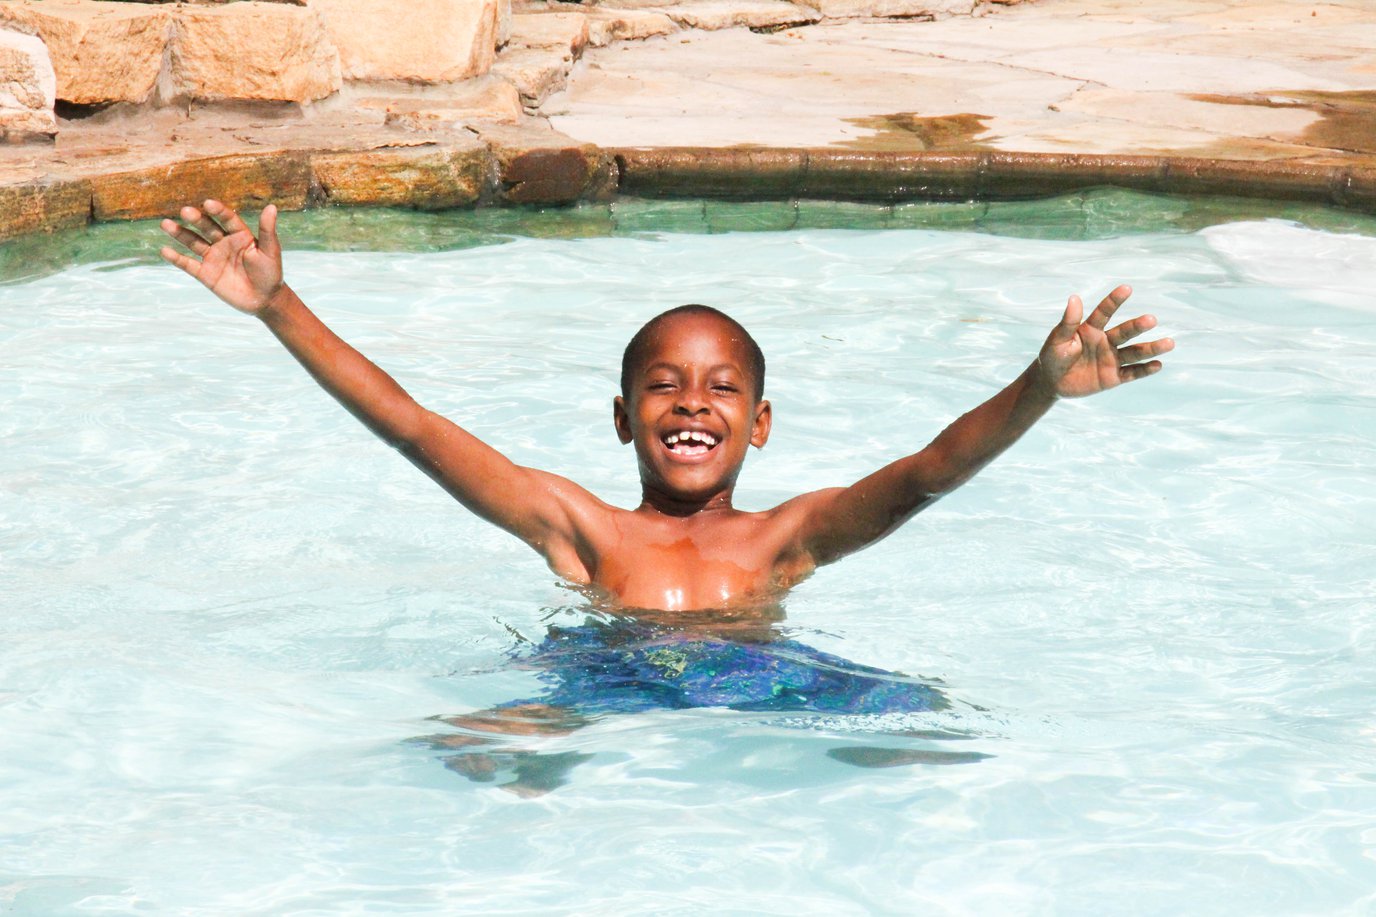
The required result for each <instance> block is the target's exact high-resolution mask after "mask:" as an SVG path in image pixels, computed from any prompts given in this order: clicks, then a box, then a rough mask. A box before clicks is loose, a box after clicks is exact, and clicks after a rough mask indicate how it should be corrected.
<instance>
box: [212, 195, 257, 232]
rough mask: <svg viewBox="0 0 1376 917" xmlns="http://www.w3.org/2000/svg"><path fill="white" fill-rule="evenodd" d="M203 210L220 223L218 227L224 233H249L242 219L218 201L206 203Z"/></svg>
mask: <svg viewBox="0 0 1376 917" xmlns="http://www.w3.org/2000/svg"><path fill="white" fill-rule="evenodd" d="M205 210H206V213H209V214H210V215H211V216H213V217H214V218H215V219H217V220H219V221H220V225H221V226H223V227H224V228H225V232H228V233H236V232H248V231H249V228H248V224H247V223H245V222H244V221H243V218H241V217H240V216H239V214H238V213H236V212H235V211H233V210H231V209H230V208H228V207H226V206H225V205H224V204H222V203H220V202H219V201H216V200H209V201H206V202H205Z"/></svg>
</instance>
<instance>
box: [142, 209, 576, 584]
mask: <svg viewBox="0 0 1376 917" xmlns="http://www.w3.org/2000/svg"><path fill="white" fill-rule="evenodd" d="M181 217H182V220H183V221H184V222H185V224H186V225H182V224H179V223H177V222H175V221H173V220H164V221H163V222H162V229H163V231H164V232H166V233H167V234H168V235H169V236H171V237H172V238H173V239H175V240H176V241H177V242H178V243H180V244H181V245H182V246H184V247H185V248H186V249H187V250H188V251H190V252H191V255H190V256H188V255H186V254H182V253H181V252H178V251H177V250H175V249H173V248H170V247H165V248H163V249H162V256H163V258H165V259H166V260H167V261H169V262H171V263H172V264H174V265H176V266H177V267H179V268H181V269H182V270H183V271H185V272H186V273H187V274H189V275H191V276H192V277H194V278H195V279H196V280H198V281H200V282H201V283H202V284H204V285H205V287H206V288H207V289H209V290H210V291H211V292H212V293H214V294H215V295H216V296H218V297H219V298H220V299H222V300H224V301H225V302H227V303H228V304H229V305H231V306H233V307H234V308H236V309H238V310H239V311H241V312H244V313H247V314H249V315H253V316H256V317H257V318H258V319H260V320H261V321H262V322H263V324H265V325H267V327H268V328H269V329H270V330H271V331H272V333H273V334H274V335H276V336H277V338H278V340H280V341H281V342H282V344H283V345H284V346H285V347H286V348H287V350H288V351H289V352H290V353H291V354H292V356H294V357H295V358H296V359H297V361H299V362H300V363H301V365H302V366H303V367H305V369H306V371H307V372H309V373H310V374H311V376H313V377H314V378H315V380H316V381H317V382H319V383H320V385H321V387H322V388H324V389H325V391H327V392H329V393H330V394H331V395H332V396H334V398H335V399H336V400H337V401H339V403H340V404H342V405H343V406H344V407H345V408H346V409H347V410H348V411H349V413H351V414H353V415H354V416H355V417H357V418H358V419H359V420H360V421H362V422H363V424H364V425H365V426H366V427H367V428H368V429H369V430H371V431H372V432H373V433H375V434H377V435H378V436H379V437H381V438H382V439H383V440H384V441H386V442H387V443H388V444H389V445H391V446H393V447H395V448H397V449H398V450H399V451H401V452H402V454H404V455H405V456H406V457H407V458H408V459H409V460H410V461H411V462H412V463H414V464H415V465H416V466H417V467H419V468H420V469H421V470H422V471H424V472H425V473H426V474H428V475H430V477H432V478H434V480H435V481H436V482H437V483H439V484H440V486H442V487H443V488H444V489H445V490H447V491H448V492H449V493H450V494H452V495H453V496H454V497H455V498H456V499H457V500H458V501H459V502H460V503H462V504H463V505H464V506H466V507H468V508H469V509H470V510H472V511H473V512H475V513H477V514H478V515H479V516H481V517H483V518H484V519H486V520H488V521H489V522H492V523H494V524H496V525H499V526H501V527H502V528H505V529H506V530H508V531H510V532H512V533H513V534H515V535H516V536H518V537H520V538H522V539H523V540H525V541H526V542H527V543H529V544H531V545H532V546H533V547H535V548H536V550H538V551H540V552H541V553H543V554H544V555H545V556H546V558H547V559H548V560H549V561H550V563H551V565H552V566H556V567H558V568H560V569H559V572H560V573H562V574H563V575H565V576H567V577H569V578H570V579H573V580H574V581H578V580H579V579H580V578H581V576H580V574H581V571H579V570H578V569H576V567H577V561H576V552H574V551H573V550H572V547H571V545H570V544H569V542H570V540H571V538H572V537H573V533H572V529H571V524H570V522H569V517H568V512H567V510H568V508H569V503H568V501H570V500H579V499H591V496H590V495H588V494H587V492H586V491H583V490H582V489H581V488H579V487H577V485H575V484H573V483H572V482H569V481H567V480H565V479H563V478H560V477H558V476H556V475H552V474H546V473H544V472H540V471H535V470H534V469H530V468H523V467H521V466H519V465H516V464H515V463H513V462H512V461H511V460H510V459H508V458H506V457H505V456H504V455H502V454H501V453H499V452H497V451H496V450H495V449H493V448H491V447H490V446H488V445H487V444H485V443H483V442H482V441H481V440H479V439H478V438H477V437H475V436H473V435H472V434H470V433H468V432H467V431H465V430H463V429H462V428H461V427H459V426H457V425H455V424H453V423H451V422H450V421H448V420H446V419H444V418H443V417H441V416H440V415H438V414H435V413H434V412H432V411H429V410H427V409H425V408H424V407H422V406H421V405H420V404H418V403H417V402H416V401H415V399H413V398H412V397H411V396H410V395H409V394H408V393H407V392H406V391H405V390H404V389H403V388H402V387H401V386H400V385H398V384H397V382H396V381H395V380H394V379H393V378H392V377H391V376H389V375H388V374H387V373H386V372H384V371H383V370H382V369H380V368H379V367H377V366H376V365H374V364H373V363H372V362H371V361H370V360H368V359H367V358H366V357H364V356H363V355H362V354H361V353H359V352H358V351H357V350H355V349H354V348H353V347H351V346H350V345H349V344H347V343H346V342H345V341H343V340H342V339H341V338H340V337H339V336H338V335H336V334H335V333H334V332H333V331H331V330H330V329H329V328H328V327H326V326H325V324H324V323H323V322H322V321H320V319H319V318H317V317H316V316H315V315H314V313H312V312H311V311H310V309H308V308H307V307H306V305H305V304H304V303H303V302H302V301H301V299H300V298H299V297H298V296H297V295H296V294H295V293H294V292H293V291H292V289H291V288H290V287H288V286H287V285H286V284H284V283H283V282H282V252H281V246H280V243H279V241H278V238H277V209H276V208H275V207H273V206H272V205H269V206H268V207H266V208H264V210H263V213H262V216H261V218H260V220H259V234H258V236H257V237H256V238H255V237H254V235H253V232H252V230H250V229H249V227H248V226H247V225H246V224H245V223H244V221H243V220H242V219H241V218H240V217H239V215H238V214H237V213H235V212H234V211H233V210H231V209H230V208H229V207H226V206H225V205H224V204H222V203H220V202H219V201H206V202H205V206H204V208H202V209H198V208H195V207H184V208H182V211H181ZM564 568H568V569H564Z"/></svg>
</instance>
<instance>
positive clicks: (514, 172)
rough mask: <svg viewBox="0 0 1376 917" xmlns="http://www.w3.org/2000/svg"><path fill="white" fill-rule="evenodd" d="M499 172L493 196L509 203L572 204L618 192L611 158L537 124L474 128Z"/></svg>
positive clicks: (589, 145) (595, 148) (605, 153)
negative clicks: (488, 149) (489, 152)
mask: <svg viewBox="0 0 1376 917" xmlns="http://www.w3.org/2000/svg"><path fill="white" fill-rule="evenodd" d="M475 128H476V130H477V131H478V136H479V138H480V139H481V140H482V141H483V142H484V143H487V144H488V145H489V146H490V147H491V150H492V155H493V158H494V160H495V162H496V167H497V179H498V185H497V197H498V199H499V200H501V201H502V202H503V203H507V204H533V205H541V204H572V203H574V202H576V201H582V200H605V199H607V198H609V197H610V196H611V195H613V194H615V193H616V189H617V168H616V162H615V161H614V159H613V158H612V156H611V154H610V153H608V152H606V151H604V150H601V149H598V148H597V147H595V146H593V145H592V144H590V143H579V142H578V141H576V140H573V139H571V138H569V137H566V136H564V135H563V134H560V133H558V132H556V131H553V130H550V129H549V128H548V127H546V126H543V125H540V124H539V123H538V122H534V123H532V122H526V124H525V125H522V126H509V125H476V126H475Z"/></svg>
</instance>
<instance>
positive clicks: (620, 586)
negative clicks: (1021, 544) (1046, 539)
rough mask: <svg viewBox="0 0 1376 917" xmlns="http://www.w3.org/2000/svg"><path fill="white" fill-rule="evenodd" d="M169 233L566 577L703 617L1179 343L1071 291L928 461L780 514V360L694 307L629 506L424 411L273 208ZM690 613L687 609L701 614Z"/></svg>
mask: <svg viewBox="0 0 1376 917" xmlns="http://www.w3.org/2000/svg"><path fill="white" fill-rule="evenodd" d="M181 216H182V219H183V222H184V224H185V225H183V224H179V223H176V222H174V221H172V220H164V221H163V224H162V228H163V230H164V231H165V232H166V233H167V234H168V235H169V236H171V237H172V238H173V239H174V240H176V241H177V242H178V243H180V244H181V245H182V246H184V247H185V248H186V249H187V250H188V251H189V252H190V253H191V254H190V255H189V256H188V255H186V254H182V253H180V252H178V251H176V250H174V249H172V248H170V247H168V248H164V249H163V250H162V255H163V257H164V258H165V259H167V260H168V261H169V262H171V263H172V264H174V265H176V266H177V267H179V268H181V269H182V270H183V271H185V272H186V273H187V274H189V275H190V276H192V277H194V278H195V279H197V280H198V281H200V282H201V283H202V284H204V285H205V286H206V287H207V288H208V289H209V290H210V291H211V292H212V293H214V294H215V295H216V296H218V297H219V298H220V299H222V300H224V301H225V302H226V303H228V304H229V305H231V306H233V307H234V308H236V309H238V310H240V311H242V312H245V313H248V314H250V315H254V316H256V317H257V318H259V319H260V320H261V321H262V322H263V323H264V324H265V325H267V327H268V328H269V329H270V330H271V331H272V332H273V334H275V335H276V336H277V338H278V339H279V340H280V341H281V342H282V343H283V345H285V346H286V348H287V350H288V351H290V352H291V354H292V355H293V356H294V357H295V358H296V359H297V360H298V361H299V362H300V363H301V364H302V366H304V367H305V368H306V370H307V371H308V372H309V373H310V374H311V375H312V376H313V377H314V378H315V379H316V381H317V382H319V383H320V385H321V386H322V387H323V388H324V389H325V390H326V391H327V392H329V393H330V394H331V395H332V396H334V398H335V399H337V400H338V401H339V402H340V403H341V404H342V405H343V406H344V407H345V408H346V409H347V410H348V411H349V412H350V413H352V414H353V415H354V416H355V417H357V418H358V419H359V420H360V421H362V422H363V424H364V425H365V426H367V427H368V429H370V430H372V432H373V433H375V434H376V435H378V436H379V437H381V438H382V439H383V440H384V441H386V442H387V443H389V444H390V445H392V446H393V447H394V448H396V449H397V450H398V451H400V452H401V453H402V454H403V455H405V456H406V458H407V459H409V460H410V461H411V462H412V463H413V464H415V465H416V466H417V467H419V468H420V469H421V470H422V471H424V472H425V473H426V474H428V475H429V476H430V477H431V478H433V479H434V480H435V481H436V482H437V483H438V484H439V485H440V486H441V487H443V488H444V489H445V490H446V491H448V492H449V493H450V494H451V495H452V496H453V497H454V498H455V499H457V500H458V501H459V502H460V503H462V504H463V505H464V506H466V507H467V508H468V509H470V510H472V511H473V512H474V513H476V514H477V515H479V516H480V517H482V518H483V519H486V520H487V521H488V522H491V523H493V524H495V525H497V526H500V527H501V528H503V529H505V530H507V531H508V532H511V533H512V534H514V535H516V536H517V537H518V538H520V539H521V540H523V541H525V542H526V543H527V544H529V545H530V546H531V547H532V548H534V549H535V550H536V551H537V552H539V553H540V554H541V555H542V556H543V557H544V558H545V560H546V562H547V563H548V564H549V566H550V568H551V569H552V570H553V571H554V572H555V573H557V574H558V575H559V576H560V577H562V578H563V579H564V580H566V581H568V582H569V583H571V584H573V585H576V586H579V587H582V588H586V589H589V590H591V591H592V592H593V593H594V594H595V595H598V596H600V597H602V598H604V599H607V600H610V602H611V603H612V604H613V605H614V606H619V607H621V608H626V609H646V610H659V611H664V612H684V613H687V612H705V611H707V610H711V609H723V608H737V607H743V606H758V605H762V604H769V603H772V602H775V601H777V599H778V598H779V597H780V596H781V595H782V594H783V593H784V592H786V591H787V590H788V589H789V588H790V587H792V586H793V585H795V584H796V583H798V582H799V581H801V580H803V579H804V578H806V577H807V576H808V575H809V574H810V573H811V572H812V571H813V570H814V569H816V568H817V567H818V566H821V565H823V564H828V563H831V562H833V561H836V560H839V559H840V558H842V557H844V556H845V555H847V554H850V553H852V552H854V551H857V550H860V549H861V548H864V547H867V546H869V545H871V544H873V543H875V542H876V541H879V540H880V539H881V538H883V537H884V536H886V535H888V534H889V533H890V532H892V531H894V529H896V528H898V527H899V526H900V525H902V524H903V523H904V522H906V521H907V520H908V519H910V518H911V517H912V516H913V515H914V514H915V513H917V512H919V511H920V510H922V509H924V508H925V507H927V506H929V505H931V503H932V502H933V501H935V500H936V499H938V498H939V497H941V496H942V495H944V494H946V493H949V492H950V491H952V490H954V489H955V488H956V487H958V486H959V485H960V484H962V483H964V482H965V481H966V480H968V479H969V478H970V477H971V476H973V475H974V474H975V473H976V472H977V471H979V469H981V468H982V467H984V465H986V464H988V462H990V461H991V460H992V459H994V458H995V457H996V456H998V455H999V454H1000V453H1002V452H1003V451H1004V450H1005V449H1007V448H1008V447H1009V446H1010V445H1012V444H1013V443H1014V442H1015V441H1016V440H1017V439H1018V438H1019V437H1020V436H1021V435H1022V434H1023V433H1024V432H1026V431H1027V430H1028V429H1029V428H1030V427H1031V426H1032V425H1033V424H1034V423H1035V422H1036V421H1037V420H1038V419H1039V418H1041V417H1042V415H1044V414H1045V413H1046V412H1047V410H1049V409H1050V408H1051V406H1052V405H1053V404H1054V403H1055V402H1056V401H1057V400H1058V399H1060V398H1073V397H1080V396H1084V395H1090V394H1094V393H1096V392H1100V391H1104V390H1107V389H1110V388H1114V387H1116V386H1117V385H1119V384H1121V383H1124V382H1129V381H1132V380H1135V379H1140V378H1143V377H1145V376H1148V375H1151V374H1152V373H1155V372H1157V371H1158V370H1159V369H1160V368H1161V363H1160V361H1159V360H1155V359H1151V358H1153V357H1157V356H1159V355H1161V354H1164V353H1166V352H1168V351H1169V350H1171V348H1172V347H1173V346H1174V344H1173V342H1172V341H1171V340H1170V339H1169V338H1163V339H1161V340H1158V341H1153V342H1149V343H1141V344H1128V342H1129V341H1131V340H1132V339H1133V338H1135V337H1137V336H1138V335H1140V334H1142V333H1143V332H1145V331H1147V330H1149V329H1150V328H1152V327H1154V326H1155V324H1156V320H1155V318H1153V317H1152V316H1150V315H1143V316H1141V317H1139V318H1136V319H1132V320H1129V321H1126V322H1123V323H1122V324H1120V325H1117V326H1116V327H1114V328H1108V327H1107V325H1108V322H1109V319H1110V318H1111V317H1112V316H1113V314H1114V312H1115V311H1116V310H1117V309H1118V307H1119V306H1120V305H1122V303H1123V302H1124V301H1125V300H1126V299H1127V298H1128V296H1129V294H1130V292H1131V291H1130V290H1129V289H1128V288H1127V287H1125V286H1120V287H1118V288H1117V289H1115V290H1113V291H1112V292H1111V293H1109V294H1108V296H1106V297H1105V298H1104V300H1103V301H1102V302H1100V303H1099V305H1098V307H1097V308H1096V309H1095V310H1094V311H1093V312H1092V313H1090V315H1089V317H1088V318H1087V319H1084V320H1082V306H1081V303H1080V300H1079V298H1078V297H1076V296H1072V297H1070V300H1069V302H1068V303H1067V305H1066V309H1065V312H1064V314H1063V315H1062V318H1061V321H1060V323H1059V324H1057V326H1056V327H1055V328H1054V329H1052V331H1051V334H1050V336H1049V337H1048V338H1047V339H1046V343H1045V344H1044V345H1043V347H1042V348H1041V351H1040V353H1039V354H1038V355H1037V358H1036V359H1035V360H1034V361H1033V362H1032V363H1031V365H1029V366H1028V368H1027V369H1026V370H1024V371H1023V373H1022V374H1021V375H1019V376H1018V378H1017V379H1015V380H1014V381H1013V382H1012V383H1011V384H1009V385H1008V386H1007V387H1006V388H1004V389H1003V390H1002V391H1000V392H999V393H998V394H996V395H994V396H993V397H992V398H990V399H989V400H988V401H986V402H984V403H983V404H981V405H980V406H979V407H977V408H975V409H973V410H971V411H969V412H968V413H966V414H964V415H963V416H961V417H960V418H959V419H957V420H956V421H955V422H953V423H952V424H951V425H950V426H948V427H947V428H946V429H945V430H943V431H942V432H941V433H940V434H939V435H938V436H937V437H936V438H935V439H934V440H932V442H931V443H929V444H928V445H927V446H926V447H925V448H923V449H921V450H920V451H918V452H916V453H914V454H912V455H909V456H907V457H905V458H900V459H898V460H897V461H894V462H891V463H890V464H888V465H886V466H884V467H883V468H881V469H879V470H878V471H876V472H874V473H873V474H870V475H869V476H868V477H865V478H863V479H861V480H860V481H858V482H856V483H854V484H852V485H850V486H849V487H833V488H828V489H824V490H817V491H813V492H811V493H806V494H802V495H801V496H798V497H794V498H793V499H791V500H788V501H787V502H785V503H782V504H780V505H779V506H776V507H774V508H773V509H768V510H764V511H761V512H746V511H742V510H738V509H736V508H735V507H734V506H733V505H732V494H733V492H734V489H735V484H736V477H737V475H738V474H739V473H740V470H741V466H742V465H743V463H744V461H745V456H746V452H747V450H748V449H749V447H751V446H754V447H756V448H761V447H763V446H764V444H765V442H766V441H767V440H768V438H769V431H770V424H771V421H772V416H773V415H772V411H771V408H770V404H769V402H768V401H766V400H764V358H763V356H762V355H761V354H760V350H759V347H758V346H757V345H756V344H755V342H754V340H753V339H752V338H751V337H750V335H749V334H748V333H747V332H746V331H745V329H744V328H743V327H741V326H740V325H739V324H738V323H736V322H735V321H734V320H732V319H730V318H729V317H727V316H725V315H723V314H722V313H720V312H718V311H716V310H715V309H711V308H708V307H706V306H683V307H680V308H678V309H674V310H670V311H669V312H666V313H664V314H662V315H660V316H657V317H656V318H653V319H651V320H650V322H648V323H647V324H646V325H645V326H644V327H643V328H641V330H640V331H639V332H638V333H637V334H636V335H635V337H633V338H632V340H631V342H630V344H629V345H628V346H627V348H626V353H625V358H624V362H623V367H622V377H621V384H622V391H621V394H620V395H618V396H616V398H615V399H614V401H613V422H614V424H615V428H616V434H617V436H618V437H619V438H620V439H621V441H622V442H623V443H628V444H633V445H634V447H635V453H636V458H637V462H638V465H639V470H640V483H641V503H640V505H639V506H637V507H636V508H635V509H630V510H627V509H621V508H619V507H615V506H611V505H610V504H607V503H604V502H603V501H602V500H599V499H598V498H597V497H595V496H593V495H592V494H591V493H589V492H588V491H586V490H584V489H583V488H582V487H579V486H578V485H577V484H574V483H573V482H572V481H569V480H568V479H566V478H563V477H560V476H558V475H555V474H551V473H549V472H545V471H540V470H536V469H533V468H525V467H522V466H520V465H517V464H515V463H513V462H512V461H510V460H509V459H507V458H506V457H505V456H504V455H502V454H501V453H499V452H497V451H496V450H495V449H493V448H491V447H490V446H488V445H486V444H485V443H483V442H482V441H480V440H479V439H478V438H477V437H475V436H473V435H472V434H471V433H469V432H467V431H466V430H464V429H462V428H461V427H459V426H457V425H455V424H454V423H452V422H451V421H449V420H446V419H445V418H443V417H441V416H439V415H438V414H435V413H433V412H431V411H428V410H426V409H425V408H423V407H421V406H420V405H419V404H418V403H417V402H416V401H415V400H414V399H412V398H411V396H410V395H408V394H407V393H406V392H405V391H404V390H403V389H402V388H401V387H400V386H399V385H398V384H397V383H396V382H395V381H394V380H393V379H392V377H391V376H389V375H387V373H385V372H383V371H382V370H381V369H379V368H378V367H377V366H375V365H374V364H373V363H371V362H370V361H368V360H367V359H366V358H365V357H364V356H363V355H362V354H360V353H359V352H358V351H356V350H354V349H353V348H352V347H350V346H349V345H348V344H346V343H345V342H344V341H343V340H341V339H340V338H339V337H337V336H336V335H335V334H334V333H333V332H332V331H330V330H329V329H328V328H327V327H326V326H325V325H324V324H323V323H322V322H321V321H320V320H319V319H318V318H316V316H315V315H314V314H313V313H311V311H310V310H309V309H308V308H307V307H306V306H305V304H304V303H302V301H301V300H300V298H298V297H297V296H296V294H295V293H294V292H293V291H292V290H291V288H290V287H288V286H286V285H285V284H284V283H283V278H282V259H281V248H280V244H279V241H278V237H277V233H276V224H277V211H276V208H275V207H272V206H268V207H267V208H266V209H264V211H263V213H262V217H261V219H260V225H259V233H260V235H259V236H258V237H257V238H256V239H255V237H254V235H253V233H252V231H251V230H250V229H249V227H248V226H247V225H246V224H245V223H244V222H243V220H242V219H241V218H240V217H239V215H238V214H236V213H235V212H234V211H233V210H231V209H230V208H228V207H226V206H225V205H223V204H221V203H219V202H218V201H206V202H205V205H204V207H203V208H200V209H198V208H194V207H185V208H183V210H182V212H181ZM685 617H689V618H690V617H691V616H690V615H685Z"/></svg>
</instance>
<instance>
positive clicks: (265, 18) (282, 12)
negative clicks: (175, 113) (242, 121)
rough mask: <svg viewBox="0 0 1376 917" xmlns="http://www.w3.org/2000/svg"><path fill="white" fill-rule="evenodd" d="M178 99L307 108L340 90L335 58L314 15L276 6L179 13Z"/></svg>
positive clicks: (259, 4)
mask: <svg viewBox="0 0 1376 917" xmlns="http://www.w3.org/2000/svg"><path fill="white" fill-rule="evenodd" d="M174 21H175V28H174V30H173V38H172V85H173V90H172V91H173V94H174V96H176V97H178V98H191V99H198V100H231V99H233V100H249V101H267V102H313V101H315V100H316V99H323V98H324V97H325V96H328V95H330V94H331V93H333V92H335V91H336V90H338V89H339V87H340V85H341V76H340V68H339V53H338V52H337V51H336V50H335V47H334V45H333V44H332V43H331V42H330V40H329V38H328V37H327V36H326V34H325V29H324V27H323V25H322V24H321V22H320V17H319V16H317V15H316V13H315V12H314V11H313V10H310V9H302V8H300V7H296V6H289V5H286V4H281V3H263V2H257V0H252V2H243V3H230V4H227V5H225V6H178V8H177V10H176V13H175V19H174Z"/></svg>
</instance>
